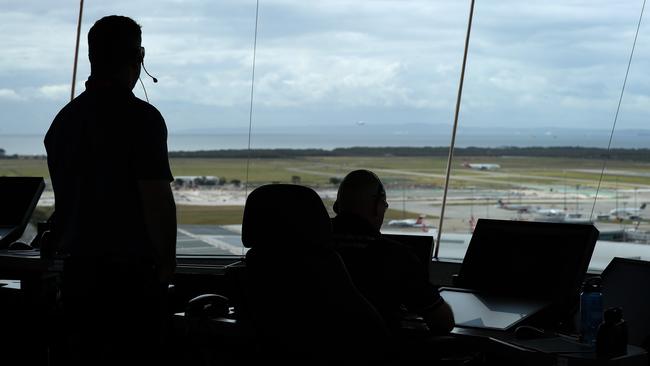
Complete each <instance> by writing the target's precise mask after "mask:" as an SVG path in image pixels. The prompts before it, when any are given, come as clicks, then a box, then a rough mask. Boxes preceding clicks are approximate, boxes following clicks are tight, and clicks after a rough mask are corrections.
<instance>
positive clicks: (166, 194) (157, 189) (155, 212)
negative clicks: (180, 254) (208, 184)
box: [138, 179, 176, 283]
mask: <svg viewBox="0 0 650 366" xmlns="http://www.w3.org/2000/svg"><path fill="white" fill-rule="evenodd" d="M138 189H139V190H140V197H142V211H143V213H144V220H145V225H146V230H147V234H148V235H149V238H150V239H151V242H152V244H153V246H154V255H155V258H154V259H155V261H156V266H157V267H158V276H159V280H160V281H161V283H168V282H169V281H170V280H171V277H172V275H173V274H174V270H175V269H176V204H175V203H174V195H173V194H172V189H171V186H170V185H169V182H168V181H167V180H161V179H152V180H143V179H141V180H138Z"/></svg>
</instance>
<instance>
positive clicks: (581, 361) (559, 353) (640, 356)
mask: <svg viewBox="0 0 650 366" xmlns="http://www.w3.org/2000/svg"><path fill="white" fill-rule="evenodd" d="M452 334H454V335H455V336H456V337H458V338H459V339H461V340H464V341H465V342H467V343H468V344H469V345H471V346H473V347H474V348H475V349H478V350H479V351H481V352H483V353H485V354H486V355H487V356H491V355H492V356H494V357H495V358H499V359H503V360H506V361H509V362H513V363H516V364H518V365H519V364H523V365H535V366H537V365H540V366H541V365H563V366H582V365H603V366H605V365H607V366H610V365H611V366H623V365H630V366H632V365H635V366H636V365H640V366H646V365H647V364H648V355H647V352H646V351H645V350H644V349H642V348H640V347H636V346H632V345H628V353H627V355H625V356H621V357H617V358H612V359H597V358H596V355H595V352H594V351H593V348H590V347H588V346H585V345H584V344H581V343H578V342H576V341H574V340H572V339H570V338H569V337H564V336H555V337H553V336H549V337H543V338H536V339H529V340H522V339H517V338H515V336H514V334H513V333H512V332H505V331H497V330H486V329H473V328H460V327H456V328H454V330H453V331H452Z"/></svg>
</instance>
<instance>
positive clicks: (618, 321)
mask: <svg viewBox="0 0 650 366" xmlns="http://www.w3.org/2000/svg"><path fill="white" fill-rule="evenodd" d="M626 353H627V324H626V323H625V319H623V309H621V308H619V307H615V308H609V309H607V310H606V311H605V314H604V315H603V322H602V323H601V324H600V327H599V328H598V334H597V335H596V355H597V356H598V357H601V358H612V357H619V356H623V355H625V354H626Z"/></svg>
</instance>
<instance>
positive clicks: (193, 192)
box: [0, 0, 255, 255]
mask: <svg viewBox="0 0 650 366" xmlns="http://www.w3.org/2000/svg"><path fill="white" fill-rule="evenodd" d="M78 6H79V2H76V3H69V4H68V5H61V6H56V7H53V6H52V4H50V3H46V2H38V1H28V2H25V1H10V2H3V3H2V5H0V10H1V11H0V18H1V20H2V22H1V25H0V29H1V30H3V32H2V34H1V35H0V40H1V41H0V44H1V45H2V48H3V50H4V51H3V57H2V59H1V60H0V108H1V109H2V111H3V112H2V114H1V115H0V126H1V127H0V148H2V149H3V150H2V151H0V152H2V154H4V155H5V157H6V158H3V159H0V175H38V176H44V177H48V172H47V166H46V162H45V157H44V154H45V150H44V147H43V138H44V135H45V132H46V131H47V129H48V128H49V125H50V123H51V121H52V119H53V118H54V116H55V115H56V113H57V112H58V111H59V110H60V109H61V108H62V107H63V106H64V105H65V104H66V103H67V102H68V101H69V98H70V82H71V79H72V77H71V72H72V64H73V58H74V45H75V43H74V41H75V34H76V28H77V16H78V14H79V8H78ZM110 14H120V15H122V14H123V15H127V16H129V17H131V18H133V19H134V20H136V22H138V23H139V24H140V25H141V26H142V32H143V40H142V45H143V46H144V47H145V48H146V58H145V65H146V67H147V70H148V71H149V72H150V73H152V75H154V76H155V77H156V78H158V81H159V82H158V83H156V84H154V83H153V82H152V80H151V79H150V78H149V77H148V76H146V74H145V73H144V72H143V73H142V75H141V77H142V82H143V84H144V86H142V85H141V84H140V83H138V84H137V85H136V86H135V88H134V90H133V91H134V93H135V95H136V96H137V97H139V98H141V99H143V100H145V99H146V98H147V97H148V98H149V100H150V102H151V104H153V105H154V106H155V107H156V108H158V109H159V110H160V112H161V113H162V115H163V117H164V118H165V121H166V124H167V128H168V132H169V137H168V144H169V150H170V162H171V166H172V172H173V174H174V176H175V177H176V178H177V180H176V181H175V182H174V195H175V198H176V203H177V208H178V219H179V231H178V251H177V252H178V254H179V255H183V254H210V255H212V254H225V255H232V254H237V255H240V254H241V253H242V247H241V240H240V238H239V231H240V225H241V217H242V211H243V202H244V197H245V190H244V187H243V185H242V184H241V182H244V180H245V177H246V160H245V159H244V158H241V157H238V158H227V157H222V156H220V155H218V154H216V155H210V154H207V155H206V154H203V155H201V156H199V157H197V156H191V157H188V156H186V154H183V153H182V151H197V150H216V149H240V150H242V149H245V148H246V146H247V132H248V117H249V113H248V112H249V104H250V78H251V64H252V46H253V30H254V26H255V1H254V0H248V1H231V2H215V3H211V2H203V1H190V2H184V3H183V4H180V3H179V2H177V1H144V2H142V1H139V2H133V1H111V2H110V6H107V3H104V2H88V1H87V2H85V8H84V13H83V16H84V17H83V23H82V28H81V41H80V50H79V62H78V72H77V83H76V93H75V94H76V95H78V94H79V93H81V92H82V91H83V90H84V89H85V87H84V82H85V81H86V79H87V77H88V75H89V73H90V67H89V62H88V57H87V54H88V47H87V33H88V30H89V29H90V27H91V26H92V24H94V22H95V21H97V20H98V19H100V18H101V17H103V16H106V15H110ZM145 87H146V92H145V89H144V88H145ZM145 93H147V95H146V94H145ZM240 155H241V156H245V154H240ZM48 183H49V178H48ZM53 203H54V202H53V194H52V190H51V187H50V186H49V184H48V188H47V190H46V192H45V193H44V194H43V198H42V200H41V202H40V203H39V209H38V211H37V215H36V220H37V221H43V220H44V219H46V218H47V217H48V216H49V213H50V212H51V211H52V206H53ZM99 209H101V208H100V207H98V210H99Z"/></svg>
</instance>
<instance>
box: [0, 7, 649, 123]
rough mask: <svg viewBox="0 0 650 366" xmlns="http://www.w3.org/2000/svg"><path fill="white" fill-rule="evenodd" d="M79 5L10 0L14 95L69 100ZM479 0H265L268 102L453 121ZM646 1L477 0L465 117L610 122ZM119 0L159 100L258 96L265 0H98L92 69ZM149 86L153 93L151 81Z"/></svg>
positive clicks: (2, 35) (191, 116) (0, 19)
mask: <svg viewBox="0 0 650 366" xmlns="http://www.w3.org/2000/svg"><path fill="white" fill-rule="evenodd" d="M77 5H78V2H77V3H74V2H69V3H65V5H60V6H56V7H54V6H52V4H51V3H50V2H44V1H41V0H21V1H17V0H16V1H14V0H11V1H6V2H2V5H0V46H1V47H2V49H3V55H2V58H0V88H1V89H0V98H1V99H3V100H12V101H15V100H27V99H29V100H32V99H35V98H36V99H39V100H41V101H45V100H47V101H65V100H66V99H67V96H68V93H69V86H68V85H65V82H64V81H65V80H70V76H71V75H70V73H71V70H72V59H73V51H74V40H75V31H76V17H77V15H78V8H77ZM468 10H469V9H468V3H466V2H459V1H456V0H440V1H429V0H411V1H403V0H365V1H364V0H357V1H354V2H351V1H348V0H322V1H299V0H262V1H261V2H260V19H259V24H258V26H259V28H258V39H257V56H256V70H255V80H256V82H255V96H254V102H255V108H260V109H261V108H263V109H264V111H265V113H266V115H265V118H266V117H268V119H269V120H271V119H273V118H278V119H280V118H281V117H278V116H284V115H286V113H299V111H302V110H307V109H308V110H310V111H313V113H318V114H322V115H323V118H326V117H327V116H328V115H329V114H330V113H332V110H334V109H337V110H342V109H345V110H347V111H355V113H356V112H359V113H360V114H362V115H363V114H364V113H362V112H364V111H365V112H367V111H376V110H382V111H386V113H378V114H377V117H376V118H378V119H382V118H383V120H382V121H381V122H384V123H392V122H394V121H395V120H396V119H397V118H398V119H399V120H405V121H408V120H411V119H418V118H423V117H422V116H427V118H428V119H429V120H431V121H440V120H442V121H448V120H449V115H450V114H452V113H453V109H454V105H455V100H456V92H457V88H458V77H459V74H460V62H461V59H462V51H463V42H464V36H465V30H466V25H467V23H466V22H467V13H468ZM639 11H640V6H639V4H638V2H636V1H632V0H625V1H623V0H621V1H619V2H617V3H616V4H613V3H612V2H611V1H609V0H590V1H587V0H554V1H551V0H549V1H544V2H536V3H535V2H532V3H531V2H521V1H518V0H502V1H498V2H478V3H477V4H476V9H475V14H474V15H475V18H474V24H473V30H472V38H471V42H470V49H469V52H470V53H469V60H468V67H467V73H466V75H465V92H464V96H463V106H462V111H463V113H464V116H468V117H472V118H475V119H476V120H478V119H483V120H482V121H481V123H487V122H485V121H487V120H488V119H490V120H498V121H499V122H500V123H501V124H503V125H508V124H511V125H515V124H516V125H520V124H522V123H523V124H530V125H532V124H535V123H545V124H547V125H553V124H556V125H558V124H566V123H568V122H570V121H576V122H575V123H576V124H580V123H582V124H583V125H584V126H585V127H591V126H592V122H591V121H594V120H603V121H604V119H603V116H605V115H608V114H607V113H606V112H607V110H608V108H610V106H612V105H614V106H615V104H616V101H617V96H618V95H619V93H620V88H621V84H622V79H623V76H624V72H625V67H626V65H627V58H628V57H629V51H630V48H631V45H632V40H633V37H634V31H635V26H636V21H637V20H638V15H639ZM111 13H115V14H126V15H129V16H132V17H133V18H134V19H136V20H137V21H138V22H139V23H140V24H142V27H143V45H144V46H145V47H146V48H147V58H146V65H147V68H148V70H149V71H150V72H151V73H152V74H153V75H155V76H156V77H157V78H158V79H159V80H160V82H159V83H158V84H155V86H154V84H152V83H151V82H150V81H149V80H148V79H147V78H146V77H145V78H143V81H144V82H145V85H147V92H148V94H149V98H150V99H151V100H152V102H153V103H154V104H156V105H158V106H159V107H160V108H161V110H163V109H164V110H174V108H177V109H176V110H182V111H183V112H184V113H188V115H187V116H185V117H183V116H180V114H179V116H180V117H178V119H179V120H182V123H184V124H192V123H193V122H192V121H193V120H201V121H208V120H213V119H214V116H213V115H211V113H212V114H213V113H215V109H216V110H219V111H220V113H223V114H228V113H230V114H236V113H239V112H240V111H244V110H247V108H248V105H249V103H250V91H251V77H252V74H251V71H252V69H251V65H252V50H253V31H254V28H255V22H254V20H255V17H254V16H255V0H224V1H219V2H215V1H209V0H159V1H155V2H154V1H138V2H135V1H132V0H114V1H111V4H110V7H109V6H108V5H107V4H106V3H103V2H86V7H85V9H84V22H83V25H82V38H81V47H80V53H79V54H80V57H79V69H78V70H79V71H78V75H77V80H78V81H81V82H83V80H84V79H85V77H86V76H87V75H88V73H89V68H88V60H87V57H86V54H87V47H86V44H85V43H86V42H85V35H86V34H87V32H88V29H89V27H90V26H91V25H92V23H93V22H94V21H95V20H97V19H99V18H100V17H102V16H104V15H107V14H111ZM642 27H643V28H642V30H641V37H640V38H639V40H638V42H639V43H638V44H637V49H636V51H635V52H636V53H635V57H634V62H633V67H632V69H631V71H630V79H629V81H628V88H629V92H627V93H626V95H625V99H624V102H623V108H625V109H624V110H623V111H624V112H628V113H624V114H623V115H624V116H626V118H629V123H630V124H632V125H638V126H645V124H646V123H645V120H646V118H645V117H643V113H642V112H643V111H646V110H647V108H648V107H646V106H647V105H649V104H648V103H647V101H648V99H650V76H646V73H645V72H644V70H647V69H648V67H650V39H648V38H647V37H643V34H646V33H647V31H645V32H644V30H646V29H647V26H646V25H645V24H644V25H642ZM62 81H63V82H62ZM135 93H136V94H137V95H141V96H143V92H142V90H141V87H140V86H139V85H138V86H136V89H135ZM21 98H22V99H21ZM13 104H16V105H19V104H20V103H13ZM12 108H13V107H12ZM612 108H613V107H612ZM226 110H228V112H226ZM187 111H189V112H187ZM192 111H196V112H192ZM388 111H389V112H390V113H388ZM612 112H613V111H612ZM274 113H275V114H274ZM341 113H342V112H341ZM349 113H351V114H352V113H353V112H349ZM396 116H397V117H396ZM296 120H298V118H296ZM522 121H523V122H522ZM2 122H3V120H2V117H0V123H2ZM172 123H174V122H173V121H172ZM602 123H606V122H602Z"/></svg>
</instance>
